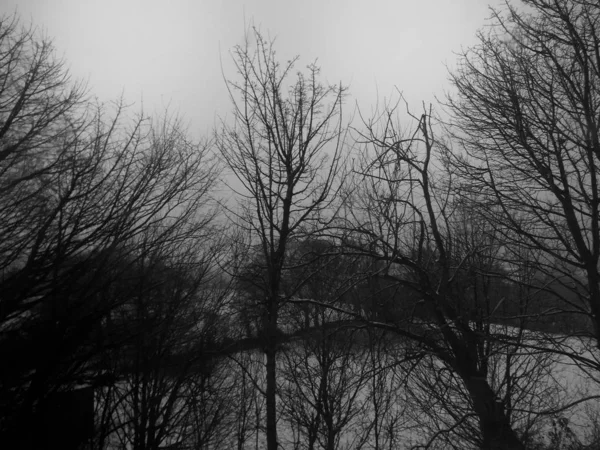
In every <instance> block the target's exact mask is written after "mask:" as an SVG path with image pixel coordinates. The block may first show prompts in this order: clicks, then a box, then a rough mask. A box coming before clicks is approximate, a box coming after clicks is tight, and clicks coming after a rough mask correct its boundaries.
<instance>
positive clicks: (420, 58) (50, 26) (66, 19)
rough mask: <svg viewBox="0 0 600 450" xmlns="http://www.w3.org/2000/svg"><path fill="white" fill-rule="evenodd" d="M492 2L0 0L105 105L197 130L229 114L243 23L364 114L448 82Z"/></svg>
mask: <svg viewBox="0 0 600 450" xmlns="http://www.w3.org/2000/svg"><path fill="white" fill-rule="evenodd" d="M488 1H492V2H493V3H494V4H498V1H497V0H487V1H486V0H296V1H283V0H279V1H277V0H221V1H220V0H169V1H167V0H162V1H158V0H102V1H100V0H2V1H1V2H0V14H5V13H8V14H10V13H13V12H14V11H17V12H18V13H19V15H20V16H21V19H22V22H24V23H27V22H29V21H31V22H32V23H33V24H34V25H36V26H37V27H38V28H40V29H41V30H43V31H44V32H45V33H46V35H47V36H48V37H50V38H52V39H53V41H54V43H55V46H56V49H57V51H58V53H59V55H62V56H63V57H64V58H65V60H66V62H67V65H68V67H70V69H71V72H72V74H73V75H74V76H75V77H78V78H84V79H86V80H88V81H89V86H90V89H91V92H92V94H94V95H96V96H97V97H98V98H99V99H100V100H101V101H110V100H114V99H116V98H118V97H119V96H120V95H121V94H122V93H124V95H125V98H126V99H127V101H129V102H135V103H136V104H137V105H140V104H141V103H142V102H143V105H144V110H145V111H146V112H152V111H157V110H158V111H161V110H164V108H165V107H169V109H170V110H172V111H175V112H180V113H181V114H183V115H184V116H185V118H186V120H187V122H189V124H190V132H191V133H192V134H193V135H194V136H196V137H200V136H202V135H207V134H209V133H210V132H211V130H212V129H213V127H214V125H215V123H216V120H217V118H218V117H219V116H221V117H223V116H226V115H227V114H228V111H230V110H231V107H230V104H229V100H228V97H227V91H226V89H225V85H224V82H223V76H222V72H221V60H222V61H223V69H224V71H225V75H226V76H228V77H235V75H236V74H235V73H234V72H233V71H232V64H231V56H230V50H231V48H232V47H233V46H235V45H236V44H242V43H243V39H244V29H245V25H248V24H254V25H256V26H257V27H259V28H260V29H261V31H262V32H263V33H264V34H265V35H267V34H268V36H270V37H274V38H276V49H277V52H278V55H279V56H280V60H281V61H286V60H288V59H290V58H291V57H293V56H296V55H300V57H301V59H300V61H299V63H298V65H297V66H296V68H297V69H302V68H304V67H305V66H306V65H307V64H308V63H310V62H313V61H314V60H317V63H318V65H319V66H321V69H322V71H321V74H322V77H323V80H324V81H327V82H329V83H335V84H337V83H339V82H340V81H341V82H342V83H343V84H344V85H347V86H349V88H350V90H349V95H350V96H349V98H348V99H347V106H346V114H347V115H348V116H349V115H350V114H351V113H352V111H353V110H354V104H355V102H358V104H359V105H360V107H361V110H362V111H363V112H364V113H366V115H367V116H368V115H369V112H370V110H371V108H372V107H373V106H374V105H375V103H376V101H377V98H378V96H379V98H380V100H381V99H383V97H387V98H389V97H390V96H391V95H392V94H393V93H394V91H395V88H396V87H397V88H398V89H399V90H401V91H402V92H403V93H404V96H405V97H406V98H407V100H408V101H409V103H410V104H411V107H412V108H413V109H415V110H416V109H417V108H419V107H420V104H421V102H422V101H425V102H431V101H434V95H438V96H441V95H442V94H443V92H444V89H449V86H448V83H447V78H448V76H447V70H446V67H445V65H452V64H453V63H454V62H455V60H456V57H455V56H454V54H453V52H456V51H460V49H461V47H468V46H470V45H473V44H474V43H475V42H476V40H475V33H476V31H477V29H479V28H481V27H483V26H485V24H486V20H485V19H486V18H487V17H489V14H490V11H489V9H488Z"/></svg>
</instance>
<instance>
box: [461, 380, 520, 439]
mask: <svg viewBox="0 0 600 450" xmlns="http://www.w3.org/2000/svg"><path fill="white" fill-rule="evenodd" d="M466 385H467V389H468V391H469V394H470V395H471V399H472V401H473V406H474V409H475V412H476V413H477V416H478V417H479V428H480V430H481V436H482V443H481V448H482V450H525V446H524V445H523V443H522V442H521V441H520V440H519V438H518V437H517V434H516V433H515V431H514V430H513V429H512V427H511V424H510V420H509V418H508V416H507V415H506V413H505V411H504V406H503V405H502V404H501V403H500V402H498V401H497V400H496V396H495V395H494V391H492V388H491V387H490V385H489V384H488V382H487V380H486V379H485V378H483V377H470V378H468V379H467V380H466Z"/></svg>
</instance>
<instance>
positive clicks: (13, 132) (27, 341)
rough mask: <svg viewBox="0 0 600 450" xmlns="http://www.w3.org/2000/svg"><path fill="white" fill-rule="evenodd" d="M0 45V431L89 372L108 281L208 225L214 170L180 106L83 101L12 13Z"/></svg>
mask: <svg viewBox="0 0 600 450" xmlns="http://www.w3.org/2000/svg"><path fill="white" fill-rule="evenodd" d="M0 52H1V56H2V57H1V58H0V64H2V70H1V71H0V73H1V75H0V77H1V78H0V124H1V125H0V174H1V177H0V191H1V195H0V209H2V211H3V218H2V221H0V241H1V242H2V243H1V244H0V271H1V273H0V293H1V294H0V346H1V348H2V352H3V353H4V354H5V355H12V356H13V357H14V360H15V364H13V365H11V367H10V370H9V369H8V368H7V370H3V371H2V378H1V380H0V382H1V384H0V391H1V395H0V408H1V409H2V413H1V414H0V415H1V416H2V419H0V430H1V432H2V434H4V433H8V434H10V435H14V434H15V433H16V434H24V435H25V436H29V437H37V438H39V439H41V440H44V437H43V436H41V434H42V433H38V434H37V435H36V434H35V433H33V434H32V433H22V431H21V430H23V429H24V427H29V426H31V424H32V422H31V421H32V420H33V419H35V420H37V419H36V417H37V415H38V412H39V411H41V410H42V409H44V403H45V402H46V400H48V399H49V398H50V397H51V396H52V395H54V394H55V393H63V392H66V391H69V390H71V389H73V388H74V387H76V386H78V385H82V384H84V385H86V384H90V383H92V384H94V383H95V382H96V381H97V380H98V378H99V375H100V373H99V371H98V368H97V365H96V363H97V362H98V359H99V358H100V355H101V353H102V345H100V344H99V342H101V341H98V336H101V335H102V327H103V324H105V323H106V320H107V319H108V318H109V316H110V312H111V311H113V310H114V309H115V308H117V307H119V306H120V305H122V304H123V303H125V302H126V301H127V296H126V295H123V294H124V292H123V291H120V292H117V291H116V290H114V289H113V287H114V286H116V284H115V283H116V280H119V279H120V280H122V278H123V277H124V276H125V274H127V273H130V272H129V271H128V270H129V269H130V268H131V267H132V266H134V265H135V264H136V263H137V262H138V261H139V260H140V259H143V258H146V257H148V255H150V254H152V252H153V251H155V250H156V249H158V248H165V247H168V248H171V255H174V254H176V253H177V251H178V249H181V246H182V245H183V244H182V243H183V242H190V240H192V239H199V240H202V239H203V238H206V237H207V235H208V234H210V226H209V225H210V223H211V220H212V218H213V216H214V210H213V209H212V208H211V206H210V196H209V193H210V190H211V189H212V187H213V186H214V183H215V181H216V177H217V176H218V170H217V167H216V165H215V164H214V161H211V160H210V158H209V153H208V150H207V146H205V145H200V144H196V143H193V142H191V141H190V140H189V139H188V137H187V136H186V133H185V130H184V129H183V128H182V126H181V124H180V122H179V121H178V120H177V119H176V118H173V117H169V116H168V115H166V116H164V117H163V118H162V119H158V120H156V119H155V120H151V119H150V118H148V117H145V116H143V115H140V116H138V117H134V118H132V119H129V118H127V117H126V115H127V111H126V108H124V107H123V105H122V103H116V105H115V111H114V112H113V111H111V110H110V108H109V107H107V106H104V105H95V104H92V103H88V102H85V101H84V100H85V98H84V95H85V93H84V91H83V89H82V87H81V85H78V84H73V83H71V81H70V80H69V76H68V72H66V70H65V69H64V67H63V63H62V62H61V61H60V60H57V59H55V57H54V54H53V51H52V47H51V45H50V43H49V42H46V41H43V40H40V39H39V38H38V37H37V35H36V33H35V32H34V31H32V30H31V29H22V28H21V27H20V25H19V24H18V20H17V19H16V18H4V19H2V20H0ZM149 234H152V240H151V242H150V241H148V240H144V239H143V237H144V236H148V235H149ZM117 268H118V269H121V270H118V269H117ZM17 349H18V351H16V350H17ZM100 378H101V377H100ZM50 409H51V408H50ZM33 424H34V425H35V422H33ZM7 439H10V438H7ZM24 445H25V446H26V445H27V444H24ZM32 445H33V444H32Z"/></svg>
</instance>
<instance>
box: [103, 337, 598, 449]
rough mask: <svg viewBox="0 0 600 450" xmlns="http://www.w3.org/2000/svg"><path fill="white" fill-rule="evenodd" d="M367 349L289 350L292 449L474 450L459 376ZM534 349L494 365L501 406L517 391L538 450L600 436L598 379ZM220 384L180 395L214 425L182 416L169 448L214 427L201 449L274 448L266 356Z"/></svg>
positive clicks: (285, 417)
mask: <svg viewBox="0 0 600 450" xmlns="http://www.w3.org/2000/svg"><path fill="white" fill-rule="evenodd" d="M504 331H506V330H504ZM363 337H364V336H363ZM357 340H360V339H356V336H351V335H350V334H348V335H345V336H343V337H342V338H340V337H338V338H336V339H332V340H330V341H320V342H318V341H314V342H313V343H312V344H311V345H308V344H306V343H301V341H296V342H294V343H293V344H289V345H287V346H286V347H285V348H284V349H282V351H281V352H280V358H279V368H278V370H279V372H278V384H279V397H278V408H279V422H278V436H279V440H280V442H281V444H282V446H283V448H285V449H288V448H289V449H304V448H310V444H311V442H312V443H313V444H314V448H315V449H318V448H327V446H328V442H329V443H330V444H333V445H334V447H335V448H337V449H376V448H380V449H383V448H394V449H411V448H419V447H420V446H425V445H428V444H431V446H430V447H428V448H432V449H435V448H440V449H444V448H451V447H450V445H451V444H454V445H456V446H458V448H464V449H468V448H471V446H470V445H469V444H468V442H464V441H461V436H460V433H461V432H465V433H468V432H469V430H470V429H471V428H473V427H476V426H477V422H476V420H475V418H474V417H472V416H470V410H469V408H468V398H467V396H466V395H465V392H464V389H463V388H462V385H461V383H460V382H459V381H458V380H457V379H456V377H455V376H454V375H453V373H452V372H451V371H449V370H447V368H445V367H444V366H443V365H442V364H441V363H439V361H436V360H435V359H434V358H433V357H428V356H426V357H424V358H422V359H421V360H420V362H419V363H418V364H416V363H415V362H414V361H408V362H406V363H403V364H399V363H398V362H399V361H400V360H402V359H403V358H405V357H406V356H408V355H409V353H407V350H409V349H408V348H407V347H406V346H404V345H400V344H393V343H392V344H390V342H387V343H386V345H385V346H380V345H376V344H375V343H374V342H371V344H369V343H368V342H366V341H364V339H363V340H362V341H361V343H360V345H359V346H357V345H356V342H355V341H357ZM324 342H325V343H326V344H327V345H324V344H323V343H324ZM525 342H527V343H530V345H531V346H532V347H533V349H529V350H524V349H516V350H515V351H514V352H512V353H511V352H510V351H509V350H510V349H508V348H507V347H506V348H504V347H503V348H502V349H499V351H498V355H497V356H495V357H494V358H492V360H491V361H490V372H491V375H490V377H489V380H490V383H491V385H492V387H494V388H495V389H496V391H497V392H498V393H499V399H501V398H503V396H504V395H505V394H506V392H507V389H512V392H513V395H512V396H510V401H511V405H512V409H513V412H512V418H513V422H514V424H515V428H516V429H518V430H519V432H521V433H525V432H527V433H528V434H529V435H530V436H531V437H532V439H533V440H535V441H537V442H545V443H546V444H549V443H550V440H552V439H555V442H559V441H560V442H562V444H560V445H562V447H560V445H559V446H558V447H557V448H553V450H557V449H560V448H564V449H567V448H569V447H568V446H567V444H568V443H569V442H573V441H579V442H581V443H587V442H589V441H590V439H592V438H593V434H594V432H597V431H598V429H597V428H594V426H593V424H594V423H596V424H598V423H599V422H598V420H599V418H600V408H599V407H598V404H599V403H598V401H597V400H591V401H581V402H579V403H577V402H578V401H579V400H581V399H584V398H586V397H589V396H594V395H599V394H600V383H598V382H597V380H594V379H593V376H594V375H597V374H594V372H593V371H589V370H586V369H585V368H582V367H580V366H577V365H575V364H573V361H572V360H571V359H570V358H569V357H568V356H567V355H551V354H550V355H549V354H545V353H543V352H540V351H537V350H536V348H539V347H540V346H541V345H544V346H548V345H549V344H548V342H547V340H545V339H543V336H541V335H539V334H533V333H532V334H531V335H530V336H528V337H527V338H526V340H525ZM561 345H562V348H564V349H567V352H572V353H573V354H577V355H580V356H584V357H588V358H590V359H591V358H592V357H593V355H595V354H596V353H595V349H594V348H593V347H591V346H590V342H589V341H583V340H575V339H572V338H571V339H565V340H564V341H563V342H562V343H561ZM508 369H510V370H508ZM218 375H219V377H220V378H219V377H216V378H214V379H212V380H209V381H210V383H209V384H207V385H206V386H207V387H209V388H210V390H211V391H210V395H207V394H206V393H202V392H201V390H196V391H193V392H192V391H186V390H182V391H181V392H180V395H183V394H185V393H186V392H191V394H190V395H196V396H198V398H197V399H196V400H197V401H194V402H188V401H187V400H189V399H184V398H182V399H181V400H179V401H178V402H176V404H177V405H178V407H179V408H192V407H191V406H190V405H196V406H195V407H194V408H195V409H194V408H192V409H190V411H193V412H194V414H196V415H197V416H198V414H199V413H203V414H206V415H207V417H204V418H203V420H200V421H199V420H195V422H194V421H186V417H185V416H184V415H181V417H178V420H181V422H180V424H181V425H180V426H179V428H178V427H177V426H174V427H171V428H170V430H171V432H172V433H173V436H166V435H165V436H163V446H164V445H167V444H175V443H176V442H177V441H178V439H179V438H180V437H181V436H183V435H184V434H185V433H183V432H182V430H183V428H184V427H187V428H186V430H187V431H186V433H188V434H189V433H190V432H193V431H194V430H193V428H194V426H196V427H206V426H207V424H210V421H211V420H213V419H214V420H215V428H214V429H212V430H210V432H211V433H213V435H212V437H211V438H210V439H206V441H205V442H204V443H203V444H202V445H201V446H199V447H198V448H203V449H204V448H205V449H209V448H211V449H212V448H215V449H217V448H223V449H229V448H239V449H262V448H265V434H264V422H265V421H264V396H263V394H262V393H261V390H263V388H264V355H263V354H262V353H261V352H259V351H253V352H245V353H244V354H237V355H232V356H231V357H230V358H229V359H227V360H226V361H223V362H222V364H221V366H220V368H219V372H218ZM509 386H510V387H509ZM130 388H131V386H130V387H128V388H127V387H126V386H122V389H123V390H127V389H130ZM219 396H220V399H219ZM506 398H508V397H504V399H506ZM161 401H163V404H165V403H164V400H161ZM198 402H204V404H203V405H202V407H203V409H201V410H200V409H198ZM211 402H212V403H211ZM130 403H131V402H130ZM213 403H214V404H213ZM217 403H218V404H217ZM571 403H575V404H574V405H571V406H570V404H571ZM137 407H138V408H139V405H138V406H137ZM117 409H118V410H119V411H120V415H121V417H123V418H124V419H123V424H121V426H119V427H117V431H115V433H118V434H119V438H118V439H116V437H115V436H113V437H112V438H111V441H112V442H113V444H114V445H113V446H112V448H117V447H118V448H128V447H130V446H131V445H129V444H128V441H130V440H129V439H128V438H127V435H129V434H130V435H131V436H134V434H135V433H134V430H133V427H132V419H131V418H132V413H133V410H132V405H131V404H128V402H127V401H123V402H122V403H121V404H120V405H119V406H118V408H117ZM540 413H542V414H540ZM198 417H199V416H198ZM198 417H197V418H196V419H198ZM216 419H219V420H218V421H217V420H216ZM184 424H185V425H184ZM457 424H460V425H459V426H457ZM113 434H114V433H113ZM188 434H186V436H187V435H188ZM434 437H435V439H433V438H434ZM129 443H130V442H129ZM199 443H200V442H199ZM124 444H125V446H123V445H124ZM421 448H422V447H421Z"/></svg>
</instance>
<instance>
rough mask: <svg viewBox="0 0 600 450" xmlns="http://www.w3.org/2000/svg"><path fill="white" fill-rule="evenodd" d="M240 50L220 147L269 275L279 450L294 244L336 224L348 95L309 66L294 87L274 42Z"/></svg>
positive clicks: (256, 37)
mask: <svg viewBox="0 0 600 450" xmlns="http://www.w3.org/2000/svg"><path fill="white" fill-rule="evenodd" d="M250 34H251V36H250V38H251V39H252V40H253V44H252V45H253V46H254V47H252V46H251V45H250V43H249V42H247V43H246V45H245V46H238V47H236V48H235V50H234V62H235V65H236V70H237V72H238V74H239V80H238V81H234V80H227V86H228V88H229V92H230V97H231V101H232V103H233V107H234V109H233V118H232V123H227V122H226V121H224V122H223V124H222V129H221V130H220V131H219V132H218V133H217V138H216V139H217V147H218V149H219V151H220V152H221V155H222V157H223V159H224V161H225V163H226V165H227V166H228V167H229V168H230V169H231V171H232V172H233V174H234V175H235V177H236V178H237V180H238V181H239V183H240V185H241V186H240V188H239V189H234V190H235V191H236V193H237V194H238V196H239V198H240V202H239V207H238V208H237V209H235V210H234V209H230V212H231V213H232V214H233V215H234V216H235V217H236V218H237V219H238V220H237V221H238V222H239V223H240V225H241V226H242V228H243V229H244V231H245V232H246V233H247V236H249V241H250V245H251V246H252V248H254V249H256V253H257V254H258V255H259V257H258V259H257V260H258V261H259V262H260V266H261V269H262V273H263V274H264V276H263V277H259V278H257V279H253V280H249V281H251V282H252V283H254V284H255V287H256V289H257V291H258V292H259V294H258V297H257V298H256V299H255V300H256V302H258V303H259V304H260V309H261V315H262V318H261V319H262V323H261V330H260V333H261V336H262V339H263V348H264V351H265V354H266V421H267V422H266V429H267V448H268V449H269V450H275V449H276V448H277V445H278V444H277V429H276V426H277V417H276V354H277V341H278V338H277V334H278V330H277V327H278V316H279V309H280V307H281V305H282V304H283V303H285V301H286V298H287V297H288V296H289V295H292V294H293V291H292V292H287V293H285V294H284V293H283V292H282V289H281V280H282V274H284V272H285V271H286V270H287V267H286V254H287V253H286V249H287V246H288V243H289V242H290V240H292V239H294V237H295V236H297V235H301V234H302V233H306V232H307V231H309V230H311V231H315V230H319V229H320V228H322V227H325V226H326V225H327V223H328V222H329V220H330V219H331V215H332V211H331V204H332V199H333V197H334V196H335V193H336V189H337V186H338V181H339V178H338V177H339V175H340V173H339V171H340V170H341V169H342V164H341V163H342V146H343V133H342V132H343V127H342V118H341V111H342V99H343V93H344V89H342V88H341V87H335V86H326V85H323V84H321V83H320V82H319V80H318V76H319V68H318V67H316V66H315V65H310V66H309V67H308V73H307V75H304V74H301V73H299V74H298V78H297V79H296V80H295V81H292V82H290V75H291V72H292V70H293V67H294V64H295V63H296V61H297V59H296V58H295V59H293V60H292V61H289V62H287V63H286V64H284V65H280V64H279V62H278V61H277V60H276V55H275V51H274V48H273V43H272V42H269V41H267V40H265V39H264V38H263V37H262V35H261V34H260V33H259V32H258V31H257V30H253V31H252V33H250Z"/></svg>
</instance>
